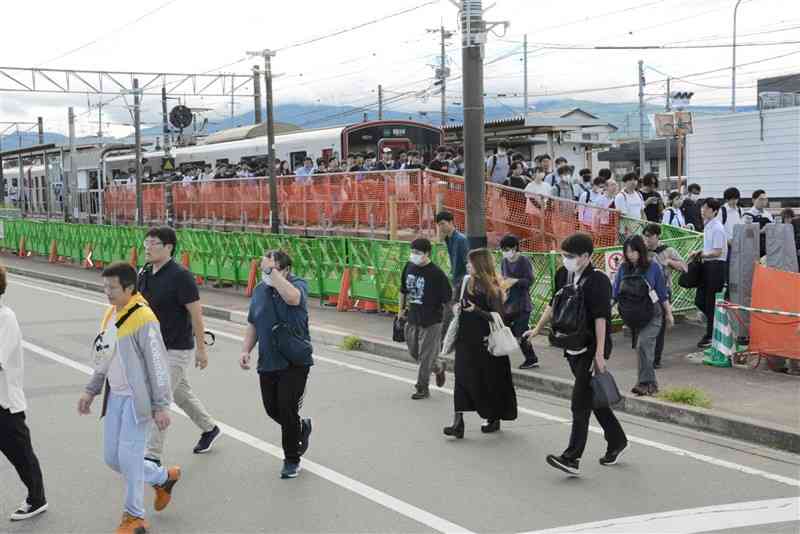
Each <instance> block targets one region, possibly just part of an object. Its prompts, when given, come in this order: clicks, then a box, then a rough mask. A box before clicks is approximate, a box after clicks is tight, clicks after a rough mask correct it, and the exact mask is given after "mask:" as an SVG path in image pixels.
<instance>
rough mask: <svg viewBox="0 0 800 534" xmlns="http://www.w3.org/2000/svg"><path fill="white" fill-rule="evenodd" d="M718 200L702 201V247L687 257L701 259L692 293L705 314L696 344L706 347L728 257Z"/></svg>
mask: <svg viewBox="0 0 800 534" xmlns="http://www.w3.org/2000/svg"><path fill="white" fill-rule="evenodd" d="M719 208H720V205H719V201H718V200H717V199H715V198H707V199H705V200H704V201H703V203H702V205H701V210H702V214H703V221H704V225H703V249H702V250H696V251H694V252H692V253H691V254H690V256H689V259H696V260H699V261H702V262H703V266H702V267H703V269H702V276H701V278H700V285H699V286H698V288H697V291H696V293H695V296H694V303H695V306H697V309H699V310H700V311H701V312H703V315H705V316H706V332H705V335H704V336H703V338H702V339H701V340H700V341H699V342H698V343H697V347H698V348H701V349H706V348H708V347H710V346H711V336H712V334H713V332H714V308H715V306H716V296H717V293H718V292H720V291H722V289H723V288H724V287H725V272H726V262H727V260H728V236H727V235H726V234H725V228H723V226H722V222H721V221H720V220H719V219H718V218H717V213H718V212H719Z"/></svg>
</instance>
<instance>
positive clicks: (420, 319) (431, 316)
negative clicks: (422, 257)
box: [400, 262, 453, 327]
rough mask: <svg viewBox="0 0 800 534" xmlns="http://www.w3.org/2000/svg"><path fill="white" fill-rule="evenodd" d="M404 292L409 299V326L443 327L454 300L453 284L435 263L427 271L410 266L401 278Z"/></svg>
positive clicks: (430, 264)
mask: <svg viewBox="0 0 800 534" xmlns="http://www.w3.org/2000/svg"><path fill="white" fill-rule="evenodd" d="M400 292H401V293H402V294H404V295H405V296H406V305H407V306H408V314H407V316H406V319H407V320H408V322H409V324H413V325H417V326H422V327H428V326H432V325H435V324H436V323H441V322H442V312H443V310H444V306H445V305H446V304H447V303H448V302H450V300H451V299H452V296H453V294H452V293H453V290H452V288H451V287H450V280H448V279H447V275H446V274H444V271H442V270H441V269H440V268H439V266H438V265H436V264H435V263H429V264H427V265H425V266H424V267H420V266H418V265H414V264H413V263H411V262H408V263H406V266H405V267H404V268H403V274H402V275H401V277H400Z"/></svg>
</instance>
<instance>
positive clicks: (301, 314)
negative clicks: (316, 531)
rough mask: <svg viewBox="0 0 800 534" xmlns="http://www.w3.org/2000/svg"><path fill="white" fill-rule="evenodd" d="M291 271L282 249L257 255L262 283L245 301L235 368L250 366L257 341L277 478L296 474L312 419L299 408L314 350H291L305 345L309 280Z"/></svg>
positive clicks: (290, 262) (263, 397)
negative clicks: (278, 463)
mask: <svg viewBox="0 0 800 534" xmlns="http://www.w3.org/2000/svg"><path fill="white" fill-rule="evenodd" d="M291 269H292V259H291V257H289V255H288V254H286V253H285V252H284V251H282V250H271V251H268V252H266V253H265V254H264V257H263V258H262V259H261V273H262V274H261V283H260V284H258V285H257V286H256V288H255V289H254V290H253V297H252V299H251V300H250V312H249V313H248V315H247V331H246V333H245V337H244V342H243V344H242V353H241V356H240V358H239V366H240V367H241V368H242V369H244V370H249V369H250V352H251V351H252V350H253V347H255V346H256V343H258V366H257V370H258V377H259V383H260V386H261V401H262V403H263V405H264V410H265V411H266V412H267V415H268V416H269V417H270V418H271V419H272V420H273V421H275V422H276V423H278V424H279V425H280V426H281V443H282V445H283V454H284V461H283V469H282V470H281V478H282V479H289V478H296V477H297V476H298V474H299V473H300V458H301V457H302V456H303V454H305V452H306V450H307V449H308V444H309V438H310V436H311V419H310V418H305V419H301V418H300V414H299V411H300V408H301V406H302V404H303V402H302V401H303V397H304V396H305V392H306V382H307V380H308V374H309V371H310V370H311V366H312V365H314V359H313V357H312V352H313V349H311V350H297V349H296V348H297V347H298V346H303V347H306V348H308V347H310V340H311V336H310V334H309V330H308V283H307V282H306V281H305V280H303V279H302V278H300V277H298V276H295V275H293V274H292V271H291ZM279 331H283V332H285V333H280V332H279ZM278 335H281V338H280V340H281V343H276V341H278V338H277V337H276V336H278ZM284 340H287V343H286V345H287V347H286V348H285V350H281V348H280V345H281V344H283V343H282V341H284ZM288 345H292V347H291V348H289V347H288ZM290 350H291V353H289V351H290ZM290 358H291V361H290Z"/></svg>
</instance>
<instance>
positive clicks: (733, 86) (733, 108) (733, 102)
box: [731, 0, 742, 113]
mask: <svg viewBox="0 0 800 534" xmlns="http://www.w3.org/2000/svg"><path fill="white" fill-rule="evenodd" d="M741 3H742V0H736V6H735V7H734V8H733V64H732V65H731V113H736V13H737V11H739V4H741Z"/></svg>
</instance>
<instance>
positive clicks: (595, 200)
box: [578, 190, 608, 224]
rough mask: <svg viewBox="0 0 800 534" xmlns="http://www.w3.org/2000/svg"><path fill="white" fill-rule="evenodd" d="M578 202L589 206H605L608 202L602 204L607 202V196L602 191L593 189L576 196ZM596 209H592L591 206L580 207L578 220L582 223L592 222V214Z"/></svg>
mask: <svg viewBox="0 0 800 534" xmlns="http://www.w3.org/2000/svg"><path fill="white" fill-rule="evenodd" d="M578 202H580V203H581V204H588V205H590V206H600V207H604V208H607V207H608V204H606V205H604V206H603V205H602V204H604V203H607V202H608V198H607V197H606V196H605V195H604V194H603V193H596V192H594V191H591V190H590V191H586V192H584V193H582V194H581V196H580V197H579V198H578ZM596 211H597V210H593V209H591V208H581V209H580V220H581V222H582V223H583V224H592V223H593V222H594V215H595V212H596Z"/></svg>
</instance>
